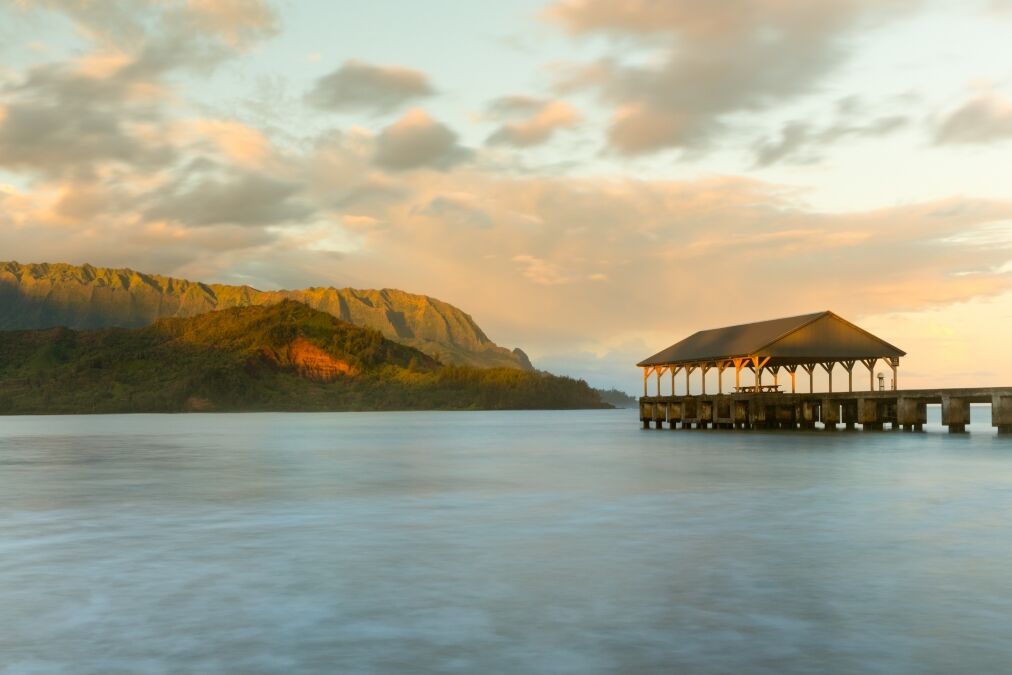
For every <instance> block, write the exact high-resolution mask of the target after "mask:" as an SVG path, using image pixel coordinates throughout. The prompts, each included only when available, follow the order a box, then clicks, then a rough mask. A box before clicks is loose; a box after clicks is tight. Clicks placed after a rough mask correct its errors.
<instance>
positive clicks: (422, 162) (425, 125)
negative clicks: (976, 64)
mask: <svg viewBox="0 0 1012 675" xmlns="http://www.w3.org/2000/svg"><path fill="white" fill-rule="evenodd" d="M469 154H470V153H469V151H467V150H466V149H465V148H463V147H461V146H460V145H458V143H457V134H455V133H454V132H453V131H452V130H451V129H450V128H449V127H447V126H445V125H443V124H441V123H440V122H437V121H436V120H434V119H432V118H431V117H429V115H428V113H426V112H425V111H424V110H421V109H418V108H416V109H414V110H410V111H408V112H407V113H406V114H405V115H404V116H403V117H401V118H400V119H399V120H397V121H396V122H394V123H393V124H391V125H390V126H388V127H386V128H385V129H383V131H382V132H381V133H380V135H379V136H378V137H377V139H376V156H375V161H376V164H377V165H378V166H380V167H382V168H384V169H390V170H392V171H402V170H406V169H418V168H423V167H429V168H436V169H447V168H449V167H451V166H453V165H454V164H458V163H460V162H462V161H464V160H465V159H466V158H467V157H468V156H469Z"/></svg>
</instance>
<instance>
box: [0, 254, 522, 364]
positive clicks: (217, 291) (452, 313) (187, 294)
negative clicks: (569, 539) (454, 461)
mask: <svg viewBox="0 0 1012 675" xmlns="http://www.w3.org/2000/svg"><path fill="white" fill-rule="evenodd" d="M283 300H295V301H298V302H301V303H304V304H305V305H308V306H309V307H312V308H314V309H316V310H319V311H322V312H325V313H327V314H330V315H332V316H334V317H336V318H338V319H341V320H343V321H347V322H349V323H352V324H355V325H358V326H363V327H367V328H372V329H375V330H377V331H379V332H380V333H381V334H382V335H383V336H384V337H385V338H387V339H389V340H393V341H395V342H397V343H400V344H402V345H406V346H408V347H413V348H415V349H418V350H419V351H421V352H423V353H425V354H427V355H429V356H431V357H434V358H436V359H439V360H440V361H441V362H443V363H445V364H451V365H464V366H476V367H480V368H516V369H520V370H527V371H530V370H533V366H532V365H531V362H530V360H529V359H528V358H527V355H526V354H524V352H523V351H522V350H520V349H512V350H511V349H507V348H505V347H500V346H499V345H497V344H495V343H494V342H492V341H491V340H490V339H489V338H488V337H487V336H486V335H485V333H484V331H482V329H481V328H480V327H479V326H478V324H477V323H476V322H475V321H474V319H472V318H471V316H470V315H468V314H467V313H465V312H463V311H462V310H460V309H458V308H457V307H454V306H453V305H450V304H448V303H446V302H443V301H441V300H437V299H436V298H431V297H428V296H425V295H415V294H412V293H406V292H404V291H399V290H393V289H382V290H357V289H353V288H331V287H314V288H306V289H301V290H277V291H261V290H258V289H256V288H253V287H251V286H230V285H225V284H205V283H200V282H194V281H187V280H184V279H176V278H172V277H166V276H161V275H157V274H145V273H143V272H137V271H135V270H131V269H109V268H102V267H93V266H91V265H82V266H76V265H68V264H62V263H40V264H20V263H17V262H0V330H26V329H40V328H53V327H58V326H62V327H67V328H71V329H84V330H88V329H97V328H110V327H121V328H137V327H142V326H146V325H149V324H151V323H152V322H154V321H156V320H158V319H163V318H170V317H175V318H186V317H193V316H197V315H200V314H204V313H207V312H210V311H214V310H220V309H227V308H231V307H246V306H257V305H273V304H277V303H279V302H281V301H283Z"/></svg>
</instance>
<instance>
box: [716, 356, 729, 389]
mask: <svg viewBox="0 0 1012 675" xmlns="http://www.w3.org/2000/svg"><path fill="white" fill-rule="evenodd" d="M725 370H727V361H718V362H717V393H718V394H723V393H724V371H725Z"/></svg>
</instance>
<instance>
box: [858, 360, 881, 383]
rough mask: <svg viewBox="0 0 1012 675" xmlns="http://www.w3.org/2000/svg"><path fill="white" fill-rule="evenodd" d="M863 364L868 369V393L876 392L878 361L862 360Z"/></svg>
mask: <svg viewBox="0 0 1012 675" xmlns="http://www.w3.org/2000/svg"><path fill="white" fill-rule="evenodd" d="M861 363H863V364H864V367H865V368H867V369H868V391H875V364H876V363H878V359H861Z"/></svg>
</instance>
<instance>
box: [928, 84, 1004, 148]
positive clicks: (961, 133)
mask: <svg viewBox="0 0 1012 675" xmlns="http://www.w3.org/2000/svg"><path fill="white" fill-rule="evenodd" d="M1009 138H1012V100H1010V99H1008V98H1005V97H1003V96H1001V95H999V94H997V93H994V92H988V93H983V94H980V95H978V96H975V97H974V98H972V99H970V100H969V101H966V102H965V103H963V104H962V105H961V106H959V107H958V108H956V109H955V110H953V111H952V112H950V113H949V114H948V115H946V116H945V118H944V119H943V120H942V121H941V123H940V124H939V125H938V128H937V129H936V131H935V143H937V144H939V145H946V144H975V143H993V142H997V141H1003V140H1008V139H1009Z"/></svg>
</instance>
